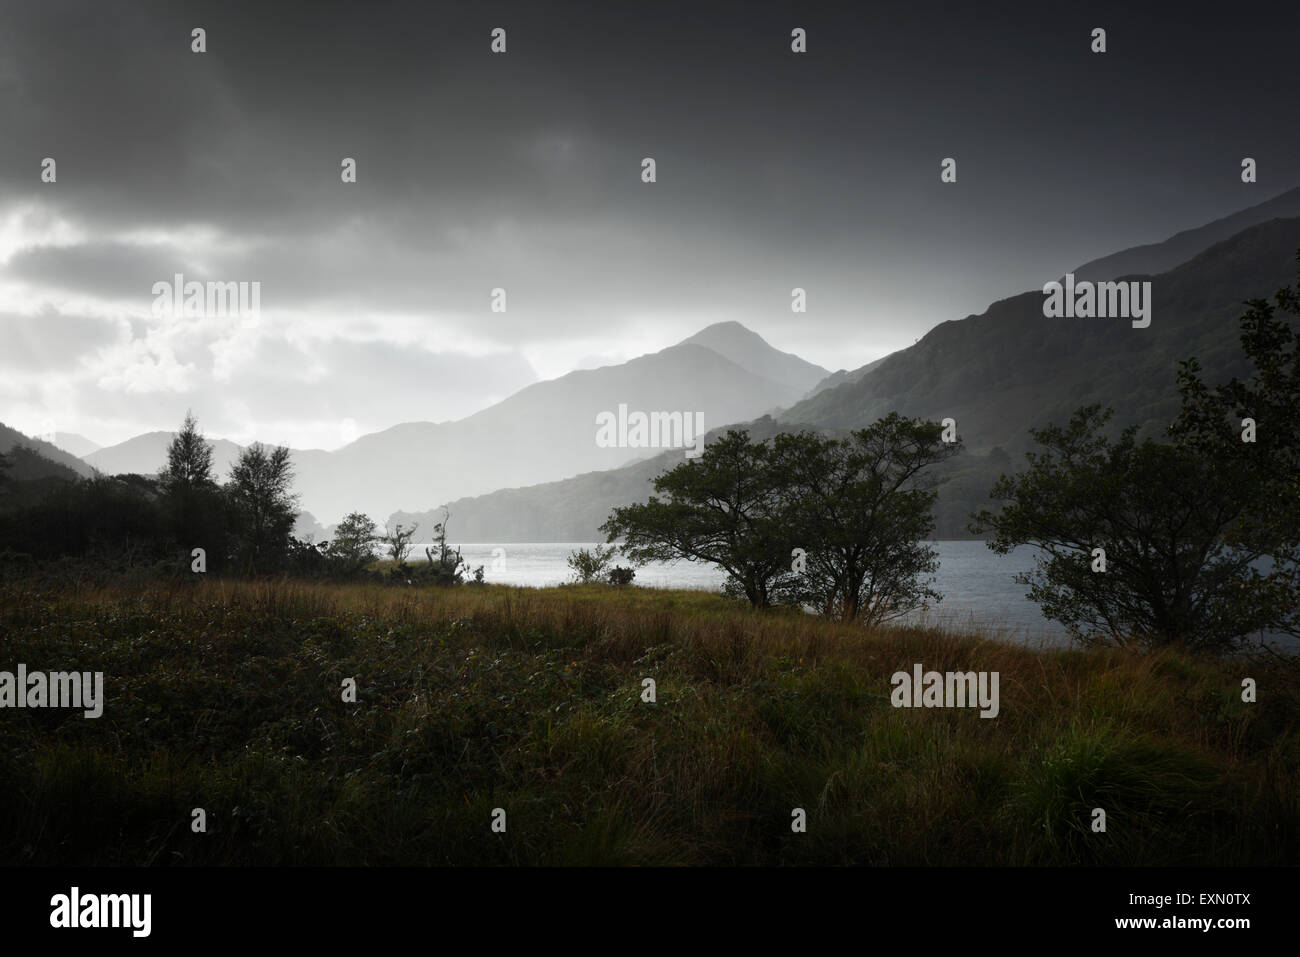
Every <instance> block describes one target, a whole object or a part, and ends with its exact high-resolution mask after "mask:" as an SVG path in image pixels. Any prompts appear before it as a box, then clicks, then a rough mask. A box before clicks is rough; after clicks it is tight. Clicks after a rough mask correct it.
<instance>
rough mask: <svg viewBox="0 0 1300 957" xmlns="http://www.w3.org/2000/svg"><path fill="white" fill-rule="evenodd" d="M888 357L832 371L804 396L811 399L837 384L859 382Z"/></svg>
mask: <svg viewBox="0 0 1300 957" xmlns="http://www.w3.org/2000/svg"><path fill="white" fill-rule="evenodd" d="M890 355H893V353H892V352H891V353H890ZM888 358H889V356H881V357H880V358H879V359H876V360H875V361H874V362H868V363H867V364H866V365H864V366H859V367H858V368H856V369H840V370H839V371H838V372H832V373H831V374H830V375H828V376H827V377H826V378H824V379H822V380H821V381H820V382H818V383H817V385H815V386H813V388H812V389H811V390H810V391H809V393H808V394H807V395H805V396H804V398H805V399H811V398H812V397H813V396H815V395H816V394H817V393H819V392H825V391H826V390H827V389H833V388H835V387H836V386H840V385H844V384H846V383H849V382H857V381H858V380H859V379H861V378H862V377H863V376H864V375H866V374H867V373H868V372H870V371H871V370H872V369H874V368H876V367H877V366H878V365H880V363H882V362H884V361H885V360H886V359H888Z"/></svg>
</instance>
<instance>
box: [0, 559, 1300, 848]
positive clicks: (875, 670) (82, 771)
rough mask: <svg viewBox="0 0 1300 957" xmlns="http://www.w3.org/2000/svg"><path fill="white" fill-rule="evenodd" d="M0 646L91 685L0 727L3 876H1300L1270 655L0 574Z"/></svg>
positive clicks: (566, 603)
mask: <svg viewBox="0 0 1300 957" xmlns="http://www.w3.org/2000/svg"><path fill="white" fill-rule="evenodd" d="M0 649H2V657H0V669H8V670H12V669H13V667H14V666H15V665H16V664H17V663H18V662H23V663H25V664H26V665H27V666H28V668H29V669H39V670H65V669H77V670H90V671H96V670H102V671H104V672H105V685H106V695H107V703H106V706H105V710H104V715H103V717H102V718H99V719H97V720H87V719H85V718H83V717H82V716H81V713H80V712H71V713H70V712H67V711H56V710H43V711H42V710H21V711H18V710H7V709H6V710H4V711H0V859H3V860H4V861H6V862H8V863H38V864H152V865H164V864H167V865H170V864H850V863H860V864H880V865H901V864H912V865H916V864H943V865H947V864H977V863H979V864H982V863H988V864H1008V865H1014V864H1102V863H1105V864H1137V865H1157V864H1173V863H1191V864H1261V863H1263V864H1270V863H1276V864H1282V863H1296V862H1297V861H1298V860H1300V854H1298V853H1297V833H1298V830H1297V822H1298V821H1300V802H1298V799H1297V794H1298V793H1300V787H1298V786H1297V785H1300V770H1298V769H1300V760H1297V759H1298V758H1300V744H1298V743H1297V728H1298V727H1300V723H1298V721H1297V718H1298V716H1300V700H1298V695H1300V691H1298V689H1297V682H1296V669H1295V665H1294V663H1293V662H1287V661H1279V660H1274V661H1263V660H1259V661H1246V660H1234V661H1214V660H1204V659H1199V658H1194V657H1190V656H1188V655H1185V654H1183V653H1180V652H1178V651H1176V650H1168V651H1164V652H1160V653H1158V654H1153V655H1148V656H1141V655H1137V654H1133V653H1127V652H1120V651H1096V652H1086V653H1085V652H1080V651H1040V650H1029V649H1025V648H1022V647H1017V646H1014V645H1011V644H1007V643H1002V642H998V641H994V640H990V639H988V638H985V637H982V636H979V635H974V634H967V633H961V632H957V631H953V630H941V629H934V628H924V627H915V628H895V629H880V630H875V631H864V630H863V629H860V628H854V627H851V626H846V625H842V624H837V623H832V622H826V621H822V620H819V619H815V618H810V617H806V616H803V615H798V614H767V615H764V614H758V613H754V612H751V611H749V610H747V609H745V608H743V607H740V606H737V605H735V604H732V603H730V602H727V601H726V600H724V599H722V598H720V597H717V596H713V595H708V594H704V593H699V592H664V591H652V590H644V589H636V588H624V589H615V588H610V587H605V586H565V587H561V588H552V589H540V590H534V589H522V588H509V587H504V586H485V587H461V588H449V589H416V588H397V587H390V586H384V585H326V584H312V583H297V582H283V581H281V582H267V583H236V582H223V581H198V582H184V581H183V582H176V583H172V584H167V585H162V584H154V585H138V584H133V585H132V586H130V587H126V586H123V585H121V584H113V583H106V582H102V581H85V582H82V583H80V584H72V585H67V584H65V585H61V586H57V587H55V586H51V585H49V584H47V583H41V582H38V581H36V580H28V581H12V582H9V583H7V584H5V585H3V586H0ZM916 662H920V663H921V664H923V665H924V667H925V668H926V669H927V670H938V671H948V670H961V671H967V670H976V671H997V672H999V673H1000V677H1001V680H1000V691H1001V695H1000V697H1001V713H1000V714H999V716H998V717H997V718H996V719H992V720H989V719H981V718H980V717H979V714H978V710H977V709H964V710H962V709H954V710H943V709H894V708H892V707H891V706H890V701H889V691H890V685H889V678H890V675H892V674H893V673H894V672H895V671H909V672H910V670H911V668H912V665H913V664H914V663H916ZM1245 676H1250V677H1253V678H1254V679H1255V680H1256V681H1257V683H1258V686H1259V688H1260V694H1259V701H1258V702H1257V703H1254V704H1247V703H1244V702H1242V701H1241V697H1240V688H1241V679H1242V678H1243V677H1245ZM646 677H651V678H654V679H655V681H656V684H657V701H656V702H655V703H653V704H650V703H646V702H643V701H642V700H641V691H642V684H641V682H642V679H643V678H646ZM345 678H354V679H355V680H356V684H357V688H358V696H357V702H356V703H355V704H348V703H344V702H343V701H342V696H341V688H342V682H343V680H344V679H345ZM498 807H500V808H504V809H505V810H506V813H507V831H506V833H505V834H497V833H493V832H492V831H491V829H490V827H489V824H490V821H491V816H492V810H493V809H494V808H498ZM796 807H800V808H804V809H805V810H806V812H807V818H808V827H807V832H806V833H794V832H792V830H791V811H792V809H794V808H796ZM1097 807H1100V808H1102V809H1104V810H1105V812H1106V824H1107V828H1106V831H1105V832H1104V833H1099V832H1095V831H1093V829H1092V821H1093V816H1092V812H1093V809H1094V808H1097ZM195 808H203V809H204V811H205V812H206V815H207V832H206V833H194V831H193V830H192V828H191V822H192V813H193V810H194V809H195Z"/></svg>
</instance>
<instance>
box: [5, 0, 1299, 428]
mask: <svg viewBox="0 0 1300 957" xmlns="http://www.w3.org/2000/svg"><path fill="white" fill-rule="evenodd" d="M1295 21H1296V15H1295V14H1294V13H1293V12H1291V11H1289V10H1288V9H1287V7H1285V6H1282V5H1278V6H1276V7H1252V8H1250V11H1249V14H1247V13H1246V12H1244V11H1243V12H1241V13H1240V15H1237V14H1236V13H1233V12H1228V13H1225V12H1224V11H1223V10H1222V9H1221V8H1220V9H1213V8H1207V9H1205V10H1199V9H1197V8H1196V7H1194V6H1189V5H1180V6H1179V7H1178V8H1177V11H1176V14H1175V15H1168V14H1165V13H1162V12H1159V11H1152V10H1135V9H1133V8H1132V6H1131V5H1129V6H1121V5H1113V6H1095V5H1090V6H1089V7H1088V8H1087V9H1086V10H1085V9H1082V8H1079V9H1073V8H1071V9H1062V8H1050V7H1048V5H1034V4H1017V5H1009V4H981V5H969V8H968V9H967V8H961V9H953V5H945V6H943V7H939V8H932V7H930V6H917V5H914V4H898V5H895V6H893V7H890V8H880V7H879V6H876V5H871V7H870V9H868V7H867V5H865V4H863V5H859V4H811V5H810V4H804V3H799V4H795V3H790V4H761V3H746V4H734V5H723V4H708V3H647V4H631V3H629V4H617V5H615V4H564V5H560V4H554V3H542V2H538V3H526V4H525V3H520V4H490V3H475V4H439V3H427V2H412V3H335V2H319V0H316V2H310V3H302V4H280V3H277V4H266V3H251V2H248V3H225V2H223V3H195V2H173V3H165V4H164V3H144V2H134V3H132V2H122V3H114V4H111V5H109V4H103V3H97V2H86V3H68V2H61V0H50V2H44V3H39V4H37V3H33V4H22V5H10V6H7V7H6V8H5V10H4V13H3V24H2V26H0V115H2V116H3V117H4V135H3V136H2V137H0V216H3V214H4V211H5V208H6V206H7V204H11V203H30V202H33V201H36V202H39V203H41V204H44V205H46V206H49V207H52V208H53V209H55V210H56V211H57V212H58V213H60V214H61V215H62V216H63V217H64V218H66V219H67V220H69V221H71V222H73V223H75V224H76V225H77V226H78V227H79V228H81V229H82V230H84V232H85V234H86V235H87V236H88V237H89V238H88V239H87V241H86V243H85V244H83V245H80V246H77V245H72V246H63V247H59V248H35V249H27V250H25V251H19V252H17V253H15V254H14V255H13V256H12V258H11V259H10V261H9V263H8V265H7V266H6V267H3V268H0V280H3V279H6V278H8V279H15V278H18V279H23V280H26V281H38V282H39V283H40V284H41V285H42V286H44V287H46V288H48V289H50V290H53V291H60V290H62V291H75V292H83V293H87V294H91V295H97V296H100V297H103V298H118V297H122V296H128V297H129V296H131V295H136V296H138V297H139V299H138V302H139V308H141V309H143V308H145V307H147V304H148V301H149V298H150V293H149V287H150V285H151V283H152V282H153V281H157V280H161V279H169V278H170V277H171V274H172V273H173V272H175V271H181V270H183V269H184V270H186V271H189V270H191V269H192V268H193V269H197V268H200V267H202V268H203V269H205V270H206V274H205V275H194V276H187V278H199V279H209V278H211V279H221V280H250V281H251V280H257V281H260V282H262V284H263V306H264V309H266V310H267V312H268V314H272V313H273V311H274V309H275V308H276V307H277V306H278V307H281V308H286V309H292V310H296V311H300V312H301V311H306V310H319V311H320V312H321V313H322V314H326V313H334V314H341V313H345V314H348V315H353V314H358V313H360V312H362V311H367V312H371V313H383V312H386V311H391V312H393V313H402V314H416V315H428V316H430V317H433V316H441V317H444V319H446V320H447V321H452V322H456V323H459V324H461V325H463V326H464V327H465V328H466V329H467V331H469V332H472V333H473V334H475V335H477V336H480V337H482V338H485V339H487V340H488V341H493V342H496V343H497V344H499V345H501V346H503V347H508V348H509V349H511V350H513V349H516V348H527V347H530V346H539V345H544V346H548V347H552V348H556V349H561V350H562V349H563V347H564V344H565V343H566V342H567V341H569V340H570V339H572V340H574V341H577V340H579V339H583V340H587V341H586V342H585V344H583V345H582V346H581V347H575V349H578V350H579V351H574V352H573V358H574V361H575V362H576V361H577V357H578V356H580V355H584V354H587V353H589V352H591V351H592V349H593V348H596V349H598V351H599V352H600V353H601V354H606V353H607V352H608V354H611V355H614V354H619V353H620V352H621V351H623V350H625V348H627V346H626V344H627V343H628V342H633V341H636V342H644V341H645V340H646V332H647V330H646V328H645V324H646V323H647V322H648V321H650V320H647V318H646V317H647V316H661V317H678V318H677V319H672V318H669V319H664V320H662V321H663V322H665V323H669V322H677V323H679V324H685V323H687V322H693V321H695V320H694V317H696V316H700V317H704V318H703V320H702V321H701V324H702V322H703V321H711V320H712V319H715V318H716V319H723V318H728V319H739V320H741V321H744V322H746V323H748V324H750V325H751V326H752V327H754V328H755V329H756V330H757V331H759V332H760V333H762V334H763V335H765V336H766V337H767V338H769V340H771V341H772V342H773V343H774V344H775V345H777V346H778V347H780V348H784V349H788V350H792V351H796V352H800V353H802V354H805V355H807V356H808V357H809V358H811V359H813V360H814V361H819V362H823V363H825V364H828V365H833V366H838V365H850V366H853V365H858V364H860V363H862V362H865V361H867V360H868V359H870V358H874V357H875V356H876V355H878V354H880V353H881V352H883V351H885V350H886V349H892V348H897V347H900V346H902V345H906V344H909V343H910V342H911V341H912V340H913V339H914V338H915V337H917V336H919V335H921V334H923V333H924V332H925V331H926V330H927V329H928V328H930V327H932V326H933V325H935V324H937V323H938V322H942V321H944V320H948V319H954V318H960V317H961V316H964V315H967V314H969V313H971V312H979V311H981V310H982V309H983V308H984V307H985V306H986V305H987V303H988V302H990V301H992V300H994V299H997V298H1001V297H1003V296H1007V295H1011V294H1014V293H1016V292H1019V291H1022V290H1024V289H1027V288H1034V287H1038V286H1041V284H1042V282H1043V281H1045V279H1048V278H1053V277H1055V276H1057V275H1059V274H1060V273H1061V272H1063V271H1064V270H1066V269H1069V268H1071V267H1073V266H1075V265H1078V264H1080V263H1081V262H1083V261H1086V260H1088V259H1091V258H1093V257H1095V256H1098V255H1102V254H1106V253H1110V252H1113V251H1115V250H1117V249H1119V248H1123V247H1125V246H1128V245H1133V244H1137V243H1145V242H1151V241H1156V240H1159V239H1162V238H1165V237H1166V236H1168V235H1169V234H1171V233H1173V232H1175V231H1177V230H1179V229H1183V228H1187V227H1190V226H1194V225H1199V224H1200V223H1202V222H1205V221H1207V220H1209V219H1211V218H1214V217H1217V216H1221V215H1225V214H1227V213H1229V212H1232V211H1235V210H1236V209H1239V208H1242V207H1244V206H1246V205H1250V204H1252V203H1256V202H1261V201H1263V200H1264V199H1267V198H1268V197H1270V196H1272V195H1275V194H1276V193H1278V192H1281V191H1282V190H1284V189H1286V188H1290V187H1291V186H1294V185H1296V184H1297V183H1298V182H1300V129H1297V127H1296V125H1295V124H1294V123H1289V122H1287V119H1288V116H1289V112H1288V108H1289V106H1290V101H1291V99H1292V93H1293V89H1294V78H1293V70H1294V68H1293V63H1294V56H1293V52H1294V30H1293V29H1292V28H1293V27H1294V25H1295ZM796 25H798V26H802V27H805V28H806V29H807V31H808V38H809V45H810V52H809V53H808V54H807V55H804V56H795V55H793V54H791V53H790V52H789V31H790V29H791V27H793V26H796ZM194 26H203V27H204V28H205V29H206V30H207V42H208V51H209V52H208V53H206V54H204V55H202V56H199V55H195V54H192V53H191V52H190V49H189V45H190V39H189V35H190V29H191V28H192V27H194ZM495 26H503V27H505V28H506V29H507V30H508V31H509V52H508V53H507V54H506V55H505V56H492V55H491V54H490V53H489V52H488V32H489V30H490V29H491V28H492V27H495ZM1095 26H1103V27H1105V28H1106V29H1107V30H1108V41H1109V52H1108V53H1106V54H1104V55H1101V56H1098V55H1094V54H1091V53H1090V52H1089V51H1088V37H1089V32H1090V30H1091V29H1092V28H1093V27H1095ZM1246 155H1250V156H1255V157H1256V158H1257V159H1258V160H1259V162H1260V171H1261V182H1260V184H1259V186H1258V187H1249V186H1244V185H1243V184H1241V182H1240V180H1239V177H1238V169H1239V162H1240V159H1241V157H1242V156H1246ZM44 156H54V157H55V158H56V159H57V160H58V163H59V181H58V183H57V184H55V185H50V186H47V185H43V184H40V183H39V181H38V173H39V162H40V159H41V158H42V157H44ZM344 156H350V157H355V158H356V159H357V161H358V167H359V181H358V183H356V184H355V185H350V186H344V185H342V184H341V183H340V182H339V161H340V160H341V159H342V158H343V157H344ZM643 156H653V157H655V158H656V160H657V161H658V182H657V183H655V184H654V185H652V186H647V185H645V184H642V183H641V182H640V179H639V172H640V168H639V162H640V159H641V157H643ZM946 156H952V157H955V158H957V160H958V168H959V176H958V183H957V184H954V185H943V184H941V183H940V182H939V176H938V173H939V161H940V160H941V159H942V158H943V157H946ZM194 228H205V229H211V230H214V231H215V232H216V233H217V235H218V236H219V237H224V238H225V239H226V240H227V241H225V242H222V241H220V239H219V240H218V241H215V242H214V243H212V244H209V245H207V246H203V247H202V248H199V247H195V246H190V245H187V244H186V243H185V241H183V238H182V239H177V238H176V237H184V236H185V235H187V233H186V230H187V229H190V230H192V229H194ZM150 230H152V231H156V232H158V233H159V234H160V235H161V237H162V238H161V239H160V241H159V243H158V244H155V245H142V244H133V243H132V242H129V241H126V240H123V239H121V238H120V237H121V236H122V235H123V234H128V233H131V232H133V231H134V232H139V231H150ZM796 285H798V286H803V287H805V288H807V290H808V297H809V304H810V312H809V313H808V314H807V315H804V316H794V315H792V314H791V313H790V311H789V294H790V289H791V288H792V287H793V286H796ZM496 286H503V287H505V288H506V289H507V290H508V294H509V297H510V310H509V312H507V313H506V314H503V315H501V314H491V313H488V312H487V302H488V296H489V292H490V290H491V289H492V288H493V287H496ZM132 290H135V292H134V293H133V292H132ZM466 317H473V318H472V319H467V318H466ZM651 331H652V332H653V331H655V330H651ZM692 331H694V329H691V328H684V327H683V328H678V329H675V330H673V334H672V335H669V331H668V330H667V329H666V328H665V329H664V330H663V331H662V335H661V338H662V340H663V341H661V342H660V345H667V344H669V342H670V341H672V339H673V338H675V337H680V336H683V335H686V334H689V333H690V332H692ZM598 337H599V338H601V339H603V340H604V341H606V342H607V343H608V345H603V346H599V347H597V346H593V344H592V342H591V340H593V339H595V338H598ZM338 341H342V340H338ZM178 348H179V346H178ZM186 348H188V349H191V350H192V344H190V346H187V347H186ZM184 354H185V355H186V356H187V357H189V356H191V354H192V353H191V352H190V351H187V352H185V353H184ZM187 361H188V360H187ZM448 361H449V362H450V360H448ZM515 361H516V365H514V366H512V367H511V369H510V372H509V374H508V375H507V376H505V380H509V381H513V377H514V376H515V375H516V373H519V372H520V371H521V370H522V368H523V366H521V365H519V364H518V363H522V362H523V360H522V359H519V360H515ZM428 368H435V367H428ZM466 368H470V369H473V370H477V371H476V373H475V374H474V375H472V376H470V381H469V382H468V383H467V385H466V388H469V389H479V390H480V392H479V394H481V395H483V396H486V395H487V394H488V390H490V389H495V388H496V383H495V382H491V381H488V380H485V379H484V378H483V377H482V376H481V375H479V374H478V373H479V372H482V370H483V369H484V368H485V366H483V365H479V364H476V363H470V364H468V365H467V366H466ZM450 369H451V367H450V365H447V366H445V367H443V368H441V369H440V373H441V374H447V375H450V374H452V373H451V371H450ZM248 374H249V375H263V376H265V377H266V378H268V379H273V378H274V377H275V376H276V375H277V374H279V370H277V369H276V368H273V367H269V366H268V367H266V368H262V369H258V368H250V369H249V370H248ZM394 381H395V382H399V383H406V385H404V386H403V388H406V387H409V388H410V389H411V390H416V389H418V387H419V386H418V381H419V377H418V376H416V375H414V374H412V376H411V378H410V379H409V380H408V379H406V378H403V377H401V376H399V377H398V378H397V379H396V380H394ZM250 389H251V390H252V391H250V393H249V396H248V397H247V402H248V405H249V407H250V409H251V410H252V411H253V413H254V414H262V413H261V412H259V407H258V402H265V403H271V402H272V401H273V400H272V399H270V398H268V396H269V394H270V393H269V392H266V391H259V390H258V389H256V388H255V387H253V386H251V385H250ZM410 394H411V395H414V394H415V392H414V391H412V392H411V393H410ZM271 411H272V410H271V409H270V408H269V407H266V408H265V414H267V415H270V414H271ZM335 411H336V410H334V409H332V408H331V409H330V410H329V412H328V413H327V414H333V413H334V412H335ZM411 417H425V416H411Z"/></svg>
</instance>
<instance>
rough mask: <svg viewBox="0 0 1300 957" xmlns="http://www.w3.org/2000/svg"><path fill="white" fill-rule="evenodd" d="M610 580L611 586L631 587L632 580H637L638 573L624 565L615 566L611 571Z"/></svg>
mask: <svg viewBox="0 0 1300 957" xmlns="http://www.w3.org/2000/svg"><path fill="white" fill-rule="evenodd" d="M608 578H609V583H610V584H611V585H619V586H622V585H630V584H632V579H634V578H636V571H635V570H633V569H631V568H625V567H624V566H622V565H615V566H614V567H613V568H611V569H610V570H609V575H608Z"/></svg>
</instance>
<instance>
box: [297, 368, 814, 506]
mask: <svg viewBox="0 0 1300 957" xmlns="http://www.w3.org/2000/svg"><path fill="white" fill-rule="evenodd" d="M799 394H800V393H799V391H798V390H797V389H794V388H792V387H790V386H786V385H783V384H780V383H777V382H774V381H772V380H770V379H766V378H763V377H761V376H758V375H755V374H754V373H752V372H749V371H748V370H746V369H744V368H742V367H741V366H739V365H737V364H736V363H734V362H732V361H731V360H729V359H726V358H724V357H723V356H721V355H719V354H718V353H716V352H714V351H713V350H712V349H708V348H705V347H704V346H700V345H696V344H693V343H680V344H678V345H675V346H671V347H669V348H667V349H663V350H661V351H659V352H656V353H652V354H650V355H645V356H641V357H639V358H637V359H633V360H631V361H629V362H625V363H623V364H621V365H616V366H605V367H603V368H600V369H584V370H579V371H576V372H571V373H569V374H568V375H565V376H562V377H560V378H558V379H554V380H551V381H547V382H538V383H534V384H533V385H530V386H528V387H527V388H525V389H523V390H521V391H519V392H517V393H516V394H515V395H513V396H511V397H510V398H508V399H505V400H504V401H502V402H499V403H497V404H496V405H494V406H492V407H490V408H488V409H484V410H483V411H481V412H478V413H475V414H474V415H471V416H469V417H468V418H465V419H461V420H459V421H456V422H444V423H439V424H436V425H435V424H433V423H427V422H414V423H405V424H403V425H399V426H394V427H393V428H391V429H387V430H385V431H383V432H378V433H374V434H371V435H366V436H363V437H361V438H360V439H358V440H357V441H355V442H353V443H352V444H351V445H348V446H346V447H345V448H342V449H339V450H338V451H337V452H334V453H332V454H329V455H328V457H327V458H326V459H324V460H322V462H321V464H320V467H319V468H313V469H307V468H303V469H301V471H300V476H299V480H298V483H297V487H298V489H299V491H300V492H301V493H302V504H303V507H304V508H307V509H310V510H311V511H312V512H314V513H315V514H316V515H320V516H322V517H323V518H325V519H326V520H328V521H334V520H337V519H338V518H339V517H340V516H342V515H344V514H346V513H347V512H348V511H351V510H353V509H358V508H359V509H364V510H366V511H368V512H370V513H371V514H374V515H376V516H384V515H387V514H389V513H390V512H392V511H393V510H394V509H396V508H402V507H404V508H408V509H409V508H412V507H415V508H429V507H432V506H434V505H436V504H437V503H440V502H445V501H449V500H451V499H455V498H460V497H462V496H466V495H477V494H482V493H484V492H490V491H494V490H496V489H500V488H512V487H518V486H525V485H535V484H538V483H541V482H547V481H553V480H556V479H561V478H568V477H570V476H573V475H577V474H581V473H583V472H590V471H593V470H597V469H611V468H619V467H621V466H624V465H626V464H627V463H628V461H629V460H630V459H633V458H637V457H639V456H644V455H654V454H655V452H656V450H655V449H653V448H646V449H636V448H601V447H600V446H598V445H597V444H596V418H597V415H599V414H600V413H602V412H610V413H613V414H615V415H617V413H618V407H619V405H620V404H624V405H626V406H627V407H628V412H629V413H631V412H634V411H642V412H652V411H662V412H683V413H694V412H699V413H701V415H702V416H703V424H704V428H705V430H708V429H709V428H712V427H715V426H717V425H719V424H722V423H727V422H736V421H743V420H747V419H751V418H753V417H754V416H756V415H760V414H762V413H764V412H767V411H771V410H775V409H776V408H779V407H783V406H786V405H789V404H790V403H791V402H793V401H795V400H796V399H797V398H798V396H799ZM677 454H678V455H681V454H682V453H681V452H680V451H678V452H677Z"/></svg>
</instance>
